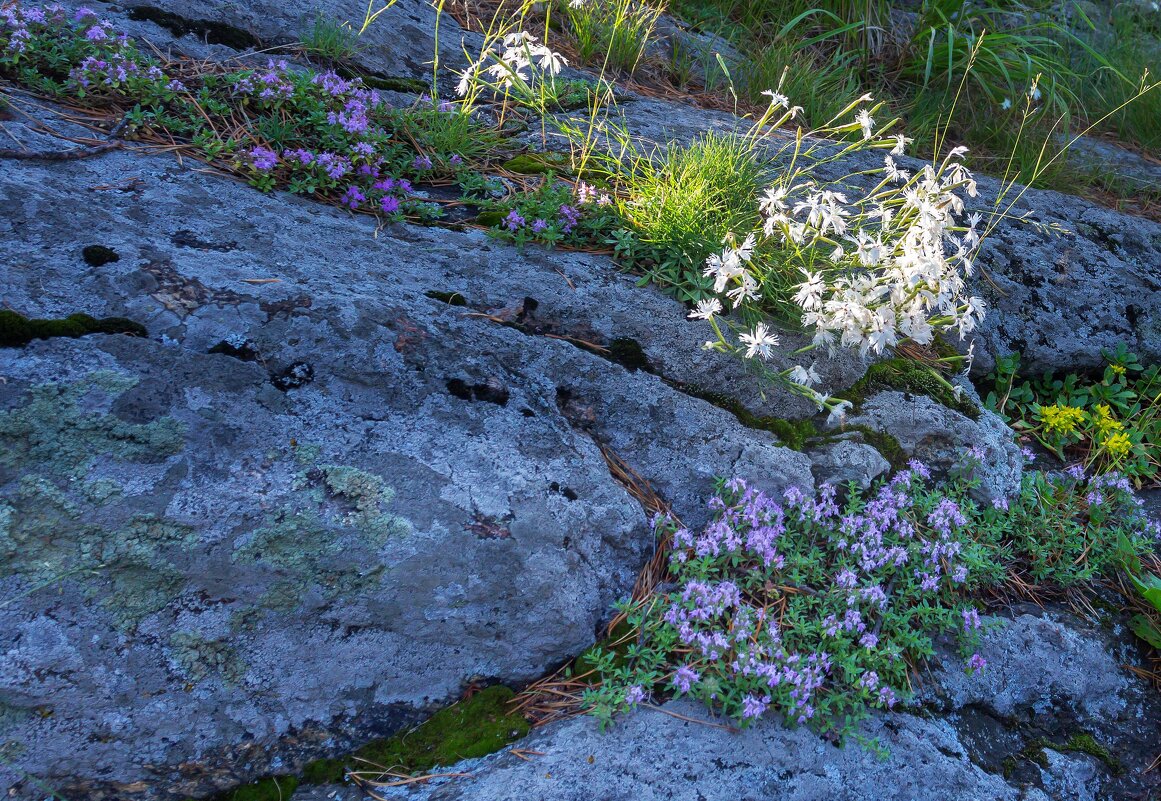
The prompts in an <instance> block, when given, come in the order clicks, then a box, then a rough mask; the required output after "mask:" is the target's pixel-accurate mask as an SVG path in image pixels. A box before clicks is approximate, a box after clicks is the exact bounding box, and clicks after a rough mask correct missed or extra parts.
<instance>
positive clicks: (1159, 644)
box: [1129, 615, 1161, 650]
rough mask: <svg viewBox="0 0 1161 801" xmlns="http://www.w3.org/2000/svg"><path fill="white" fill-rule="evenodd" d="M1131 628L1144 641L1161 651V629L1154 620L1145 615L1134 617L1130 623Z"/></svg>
mask: <svg viewBox="0 0 1161 801" xmlns="http://www.w3.org/2000/svg"><path fill="white" fill-rule="evenodd" d="M1129 628H1131V629H1132V630H1133V633H1134V634H1136V635H1137V636H1138V637H1140V638H1141V639H1142V640H1144V641H1145V642H1147V643H1149V644H1150V645H1152V646H1153V647H1154V648H1157V649H1158V650H1161V628H1158V626H1157V624H1156V623H1154V622H1153V621H1152V620H1150V619H1149V618H1147V617H1145V616H1144V615H1134V616H1133V619H1132V620H1130V621H1129Z"/></svg>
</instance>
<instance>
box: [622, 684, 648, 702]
mask: <svg viewBox="0 0 1161 801" xmlns="http://www.w3.org/2000/svg"><path fill="white" fill-rule="evenodd" d="M646 697H647V695H646V693H645V690H644V689H643V688H642V687H641V685H640V684H634V685H633V686H632V687H630V688H629V689H627V690H625V703H627V704H628V705H629V706H636V705H637V704H639V703H641V702H642V701H644V700H645V698H646Z"/></svg>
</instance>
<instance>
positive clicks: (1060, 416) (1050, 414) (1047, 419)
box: [1040, 404, 1084, 434]
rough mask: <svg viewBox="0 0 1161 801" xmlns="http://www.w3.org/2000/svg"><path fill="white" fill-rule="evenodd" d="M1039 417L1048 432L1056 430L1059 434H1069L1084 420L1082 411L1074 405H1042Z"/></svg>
mask: <svg viewBox="0 0 1161 801" xmlns="http://www.w3.org/2000/svg"><path fill="white" fill-rule="evenodd" d="M1040 419H1042V420H1043V421H1044V424H1045V425H1046V426H1047V427H1048V431H1049V433H1051V432H1053V431H1056V432H1058V433H1061V434H1071V433H1072V432H1073V431H1075V430H1076V427H1077V426H1078V425H1079V424H1080V422H1081V421H1082V420H1084V412H1083V411H1081V410H1080V409H1077V408H1076V407H1075V406H1058V405H1056V404H1053V405H1052V406H1043V407H1041V409H1040Z"/></svg>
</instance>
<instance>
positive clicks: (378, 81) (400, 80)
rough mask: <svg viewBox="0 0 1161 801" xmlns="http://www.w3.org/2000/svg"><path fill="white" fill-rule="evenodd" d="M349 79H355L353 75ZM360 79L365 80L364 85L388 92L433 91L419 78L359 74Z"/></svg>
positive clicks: (349, 75)
mask: <svg viewBox="0 0 1161 801" xmlns="http://www.w3.org/2000/svg"><path fill="white" fill-rule="evenodd" d="M347 77H348V78H351V77H355V75H354V74H353V73H350V74H348V75H347ZM358 77H360V78H362V79H363V83H365V84H366V85H367V86H370V87H371V88H372V89H381V90H385V91H388V92H411V93H413V94H414V93H422V92H428V91H431V85H430V84H429V83H428V82H427V81H421V80H420V79H418V78H404V77H399V76H395V75H367V74H365V73H359V75H358Z"/></svg>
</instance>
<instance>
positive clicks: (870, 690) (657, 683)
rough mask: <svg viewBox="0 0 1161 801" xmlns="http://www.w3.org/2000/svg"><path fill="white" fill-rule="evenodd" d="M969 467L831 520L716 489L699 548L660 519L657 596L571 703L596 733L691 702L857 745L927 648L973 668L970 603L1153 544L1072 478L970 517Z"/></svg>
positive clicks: (804, 506) (1094, 484)
mask: <svg viewBox="0 0 1161 801" xmlns="http://www.w3.org/2000/svg"><path fill="white" fill-rule="evenodd" d="M981 458H982V454H974V455H969V457H968V459H967V461H966V463H965V469H964V470H963V471H962V473H961V474H960V475H959V476H958V477H956V479H955V480H953V481H952V482H951V483H948V484H944V485H935V484H933V483H932V482H931V481H930V474H929V472H928V470H927V468H926V467H924V466H923V465H922V464H920V463H918V462H915V461H912V462H911V463H910V465H909V466H908V468H907V469H905V470H902V471H900V472H899V473H897V474H896V475H895V476H894V477H893V478H892V479H891V480H890V481H887V482H884V483H881V484H880V485H878V487H877V489H875V490H874V491H872V492H871V493H869V494H868V495H867V496H866V497H864V496H863V495H861V494H860V493H858V492H852V493H851V494H850V495H849V496H848V499H847V501H846V502H845V505H844V506H843V507H842V508H840V507H839V505H838V503H837V502H836V492H835V488H834V487H832V486H827V485H824V486H823V487H822V488H821V489H820V490H819V492H818V493H817V495H815V496H814V497H810V496H807V495H805V494H804V493H802V492H801V491H799V490H797V489H794V488H791V489H790V490H787V491H786V492H785V493H784V494H783V495H782V496H781V497H775V496H770V495H767V494H765V493H763V492H762V491H760V490H757V489H755V488H754V487H750V486H748V485H747V484H746V482H745V481H742V480H740V479H734V480H731V481H726V482H721V483H720V484H719V485H718V488H717V492H716V494H715V496H714V497H713V498H712V499H711V500H710V502H709V509H710V511H711V513H712V519H711V521H710V522H709V523H708V524H707V525H706V526H705V528H704V529H703V530H702V531H700V532H695V531H691V530H689V529H687V528H684V527H682V526H680V525H679V524H678V523H677V522H675V521H673V520H671V519H668V518H664V517H662V518H659V519H657V520H656V522H655V525H656V529H657V533H658V536H659V537H661V538H662V540H663V541H667V542H669V547H670V557H669V576H668V582H669V583H667V584H665V585H663V588H668V589H663V590H662V591H659V592H658V593H655V594H653V595H651V596H649V597H648V598H646V599H644V600H642V601H639V602H637V603H632V602H626V603H624V604H622V605H621V609H622V611H624V612H625V613H626V614H627V623H628V625H629V629H630V630H631V631H633V632H636V633H637V637H636V638H635V639H632V640H630V641H629V642H628V645H627V647H625V648H622V649H620V650H617V649H597V651H596V652H595V653H594V654H592V655H591V657H590V660H591V662H592V663H593V664H594V665H595V668H596V671H597V674H598V675H599V679H600V682H599V684H596V685H595V686H594V687H592V688H591V689H589V690H588V691H587V692H586V693H585V696H584V704H585V705H586V706H587V707H588V708H589V710H590V711H592V712H593V713H594V714H596V715H597V716H599V717H600V718H601V719H602V720H603V721H604V722H606V723H607V722H609V721H610V720H611V719H612V718H613V716H614V715H615V714H617V713H619V712H623V711H626V710H628V709H630V708H632V707H634V706H637V705H639V704H641V703H645V702H648V701H649V700H650V699H653V698H658V697H662V696H674V697H676V696H690V697H692V698H695V699H698V700H700V701H703V702H704V703H705V704H706V705H708V706H709V707H710V708H711V709H713V710H716V711H720V712H721V713H722V714H724V715H725V716H727V717H729V718H732V719H734V720H736V721H738V722H739V723H740V724H741V725H746V724H748V723H750V722H752V721H753V720H754V719H756V718H758V717H760V716H761V715H762V714H763V713H764V712H765V711H766V710H768V709H769V710H773V711H774V712H777V713H778V714H780V715H781V716H783V717H784V718H785V719H786V720H788V721H790V722H792V723H798V724H808V725H810V726H812V727H814V728H815V729H817V730H819V731H824V732H828V731H829V732H833V733H835V734H836V736H838V737H840V738H841V737H844V736H846V735H850V734H857V729H856V724H857V722H858V720H859V719H860V718H861V717H863V716H864V715H865V714H866V713H867V711H868V710H870V709H891V708H893V707H895V706H896V704H897V703H899V702H901V701H904V700H905V699H906V698H907V697H908V696H909V694H910V684H909V680H908V675H909V672H910V671H911V670H912V669H914V668H917V667H918V666H919V665H920V664H921V663H922V662H923V660H925V659H927V658H928V657H930V656H931V655H932V654H933V653H934V650H935V640H936V638H938V637H939V636H940V635H951V636H954V637H955V639H957V640H958V642H959V646H960V649H961V651H962V653H963V655H964V658H965V667H966V669H967V670H969V671H974V670H980V669H982V668H983V667H984V665H985V660H984V659H983V657H981V656H980V655H979V654H978V653H977V652H976V650H975V646H976V644H977V642H978V639H979V635H980V633H981V620H980V616H979V612H978V611H977V609H976V606H975V604H974V603H973V598H972V593H973V591H977V590H980V589H983V588H987V587H990V586H993V585H996V584H999V583H1000V582H1001V581H1003V580H1004V579H1005V577H1006V575H1007V574H1008V573H1009V572H1011V571H1014V572H1018V573H1028V574H1030V575H1031V576H1032V577H1034V579H1035V580H1036V581H1037V582H1038V583H1041V584H1049V585H1058V586H1062V587H1068V586H1073V585H1076V584H1078V583H1080V582H1083V581H1087V580H1090V579H1092V578H1094V577H1096V576H1099V575H1108V574H1110V573H1111V572H1112V570H1114V569H1115V567H1116V565H1117V564H1118V560H1120V559H1125V558H1128V559H1131V558H1136V557H1137V556H1138V555H1141V554H1144V553H1147V552H1149V551H1150V550H1151V549H1152V548H1154V547H1156V544H1157V542H1158V540H1159V539H1161V529H1159V528H1158V526H1157V524H1155V523H1151V522H1149V521H1148V520H1147V519H1146V518H1145V517H1144V516H1143V515H1142V514H1141V512H1140V511H1139V509H1138V506H1137V503H1136V502H1135V500H1134V499H1133V497H1132V494H1131V492H1130V491H1129V485H1128V482H1127V481H1126V480H1125V479H1124V478H1122V477H1117V476H1105V477H1093V478H1087V477H1086V476H1085V475H1084V473H1083V471H1082V470H1080V469H1079V468H1078V469H1076V470H1073V471H1071V472H1069V473H1066V474H1057V475H1053V476H1045V475H1044V474H1040V473H1032V474H1029V475H1028V477H1027V478H1026V480H1025V483H1024V486H1023V487H1022V489H1021V491H1020V493H1019V494H1018V496H1017V497H1015V498H1013V499H1011V500H1008V499H1004V498H998V499H996V500H995V501H994V502H992V503H991V504H980V503H977V502H976V501H974V500H972V499H971V497H970V495H969V490H970V489H972V487H973V486H974V485H975V479H974V478H973V477H972V471H973V469H974V468H975V467H976V466H978V464H979V460H980V459H981Z"/></svg>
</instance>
